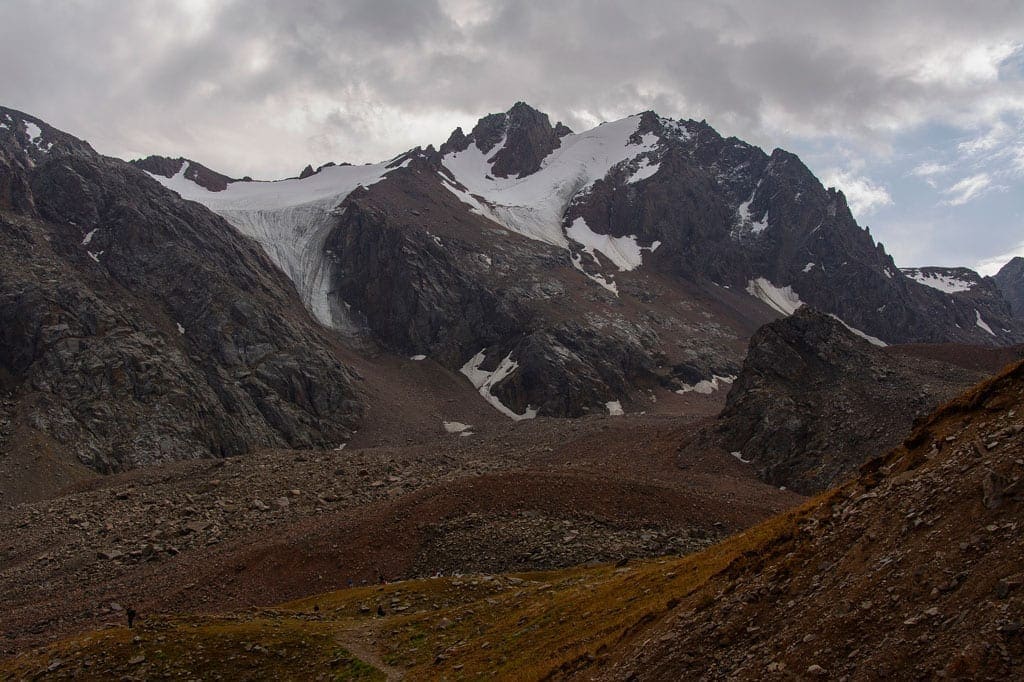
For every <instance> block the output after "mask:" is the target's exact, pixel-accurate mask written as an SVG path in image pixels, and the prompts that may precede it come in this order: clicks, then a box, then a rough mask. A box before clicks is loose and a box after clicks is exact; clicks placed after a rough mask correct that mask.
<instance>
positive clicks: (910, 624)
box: [0, 364, 1024, 680]
mask: <svg viewBox="0 0 1024 682" xmlns="http://www.w3.org/2000/svg"><path fill="white" fill-rule="evenodd" d="M1022 409H1024V364H1018V365H1015V366H1013V367H1011V368H1010V369H1009V370H1008V371H1006V372H1005V373H1004V374H1002V375H1000V376H999V377H997V378H995V379H992V380H990V381H987V382H986V383H984V384H981V385H980V386H979V387H977V388H976V389H974V390H972V391H970V392H969V393H967V394H965V395H964V396H963V397H961V398H959V399H957V400H956V401H954V402H952V403H949V404H947V405H946V406H944V407H943V408H941V409H940V410H939V411H938V412H936V413H935V414H934V415H932V417H931V418H929V419H928V420H926V421H925V422H924V423H923V424H921V425H920V426H919V427H918V428H916V429H915V431H914V432H913V433H912V434H911V436H910V437H909V438H908V439H907V440H906V442H905V443H904V444H903V445H902V446H900V447H899V448H897V449H895V450H893V451H892V452H890V453H889V454H888V455H886V456H884V457H881V458H878V459H876V460H873V461H871V462H869V463H868V464H866V465H865V466H864V467H863V468H862V470H861V472H860V475H859V477H858V478H857V479H855V480H852V481H850V482H849V483H847V484H846V485H844V486H842V487H840V488H837V489H836V490H834V491H832V492H830V493H828V494H825V495H822V496H820V497H819V498H816V499H814V500H812V501H810V502H808V503H807V504H805V505H804V506H803V507H801V508H800V509H798V510H795V511H793V512H789V513H787V514H784V515H781V516H777V517H774V518H773V519H770V520H769V521H766V522H765V523H763V524H761V525H759V526H756V527H754V528H752V529H750V530H748V531H745V532H743V533H741V534H739V535H736V536H733V537H731V538H729V539H727V540H725V541H724V542H722V543H719V544H718V545H715V546H713V547H711V548H709V549H707V550H705V551H703V552H701V553H699V554H696V555H691V556H688V557H685V558H682V559H660V560H655V561H650V562H641V563H633V562H630V563H629V564H627V565H625V566H599V567H595V568H586V569H570V570H564V571H557V572H546V573H529V574H520V575H515V576H479V575H477V576H466V577H453V578H443V579H435V580H425V581H407V582H400V583H395V584H392V585H381V586H370V587H359V588H355V589H349V590H342V591H340V592H335V593H332V594H324V595H318V596H315V597H310V598H308V599H306V600H303V601H300V602H295V603H292V604H289V605H286V606H284V607H281V608H280V609H277V610H273V611H264V612H259V613H247V614H239V615H237V616H232V617H226V618H218V619H210V618H206V619H202V620H196V619H193V618H160V617H156V618H153V619H152V621H151V622H150V623H148V624H147V625H145V626H144V627H143V628H142V629H141V630H139V631H138V632H137V638H136V639H134V640H133V639H132V633H130V632H128V631H127V630H124V629H113V630H109V631H107V632H103V633H95V634H92V635H88V636H85V637H81V638H76V639H74V640H69V641H66V642H62V643H58V644H56V645H54V646H52V647H49V648H47V649H42V650H36V651H33V652H30V653H26V654H25V655H23V656H22V657H20V658H18V659H13V660H9V661H7V662H5V663H4V664H3V666H2V667H0V670H3V671H5V672H6V673H7V674H9V675H11V676H25V675H33V674H36V673H39V672H42V671H44V670H46V669H47V668H48V667H53V666H56V667H55V668H53V671H54V672H57V673H58V674H59V675H64V676H75V675H84V676H85V677H89V675H92V676H93V677H97V676H102V674H108V673H109V674H113V675H123V674H126V673H134V674H136V675H137V674H150V675H156V674H159V673H164V672H166V673H173V672H176V671H177V672H180V671H185V670H187V671H189V672H191V673H192V674H202V675H206V676H210V677H212V676H215V675H220V676H224V677H232V676H234V677H238V676H240V675H241V674H242V673H243V672H244V673H245V674H248V675H250V676H259V675H278V676H282V675H283V676H287V675H289V674H292V675H294V674H295V671H297V670H300V669H301V670H302V671H303V673H304V674H312V672H316V673H318V674H319V673H328V672H329V671H330V670H332V668H333V669H339V668H341V667H342V666H346V668H345V670H347V669H348V668H347V666H356V665H358V666H365V674H366V678H367V679H383V678H384V674H385V672H386V673H387V675H388V676H389V677H390V678H392V679H398V678H399V677H400V676H403V675H404V676H406V677H407V678H408V679H442V678H444V679H477V678H482V677H485V676H486V677H488V678H491V679H508V680H511V679H515V680H530V679H557V678H564V677H578V678H582V679H607V680H641V679H643V680H646V679H654V680H680V679H713V680H717V679H740V680H754V679H756V680H762V679H768V680H789V679H812V678H821V679H845V680H873V679H929V678H942V677H945V678H960V679H963V678H970V679H1000V680H1002V679H1017V678H1019V677H1020V676H1021V674H1022V673H1024V642H1022V638H1021V622H1022V619H1024V589H1022V587H1024V576H1022V574H1021V569H1020V561H1019V560H1020V556H1021V550H1022V549H1024V548H1022V544H1024V542H1022V539H1021V536H1020V532H1019V530H1020V527H1021V522H1022V518H1021V511H1022V509H1021V503H1022V499H1021V497H1022V496H1021V491H1020V488H1021V484H1020V479H1021V474H1022V469H1024V444H1022V442H1021V438H1020V434H1021V433H1022V432H1024V419H1022V414H1021V410H1022ZM377 606H380V611H381V612H382V613H383V614H384V615H383V617H377V616H375V615H374V614H375V613H376V612H377V609H376V607H377ZM353 651H358V652H359V655H358V658H356V657H355V656H353V655H352V654H351V653H350V652H353ZM359 659H362V661H367V662H370V663H372V664H373V665H372V667H371V666H370V665H366V664H364V663H362V662H361V661H360V660H359ZM374 667H375V668H377V670H376V671H374V670H373V669H372V668H374ZM311 671H312V672H311ZM313 676H314V677H315V675H313ZM374 676H376V677H374Z"/></svg>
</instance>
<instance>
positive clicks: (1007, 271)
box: [992, 256, 1024, 317]
mask: <svg viewBox="0 0 1024 682" xmlns="http://www.w3.org/2000/svg"><path fill="white" fill-rule="evenodd" d="M992 279H993V280H994V281H995V283H996V286H997V287H998V288H999V291H1000V292H1001V293H1002V295H1003V298H1005V299H1006V300H1007V302H1008V303H1009V304H1010V308H1011V310H1012V311H1013V314H1014V315H1015V316H1017V317H1024V258H1021V257H1020V256H1015V257H1013V258H1011V259H1010V260H1009V262H1007V263H1006V265H1004V266H1003V267H1002V268H1000V269H999V272H997V273H996V274H995V276H994V277H993V278H992Z"/></svg>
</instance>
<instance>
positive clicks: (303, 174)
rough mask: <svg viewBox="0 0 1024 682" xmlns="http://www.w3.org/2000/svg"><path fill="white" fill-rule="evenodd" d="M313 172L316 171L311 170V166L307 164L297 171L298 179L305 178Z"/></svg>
mask: <svg viewBox="0 0 1024 682" xmlns="http://www.w3.org/2000/svg"><path fill="white" fill-rule="evenodd" d="M315 173H316V171H315V170H313V166H310V165H308V164H307V165H306V167H305V168H303V169H302V172H301V173H299V179H300V180H305V179H306V178H308V177H310V176H311V175H314V174H315Z"/></svg>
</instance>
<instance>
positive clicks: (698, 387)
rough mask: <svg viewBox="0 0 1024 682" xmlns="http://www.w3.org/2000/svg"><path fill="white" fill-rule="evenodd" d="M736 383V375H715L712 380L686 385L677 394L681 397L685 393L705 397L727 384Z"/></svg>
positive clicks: (677, 390)
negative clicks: (699, 394)
mask: <svg viewBox="0 0 1024 682" xmlns="http://www.w3.org/2000/svg"><path fill="white" fill-rule="evenodd" d="M734 381H736V377H735V376H734V375H729V376H718V375H717V374H714V375H712V376H711V378H710V379H702V380H701V381H698V382H697V383H695V384H685V385H683V387H682V388H678V389H676V393H679V394H680V395H682V394H684V393H703V394H704V395H709V394H711V393H714V392H715V391H717V390H718V389H720V388H722V387H723V386H724V385H725V384H731V383H732V382H734Z"/></svg>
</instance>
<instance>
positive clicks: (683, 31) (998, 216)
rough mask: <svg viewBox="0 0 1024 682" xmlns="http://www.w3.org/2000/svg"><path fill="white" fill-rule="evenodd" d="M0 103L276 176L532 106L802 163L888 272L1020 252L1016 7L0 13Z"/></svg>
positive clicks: (267, 3)
mask: <svg viewBox="0 0 1024 682" xmlns="http://www.w3.org/2000/svg"><path fill="white" fill-rule="evenodd" d="M0 64H3V65H4V69H3V76H2V77H0V103H2V104H4V105H7V106H11V107H14V108H17V109H21V110H24V111H26V112H29V113H32V114H35V115H37V116H39V117H41V118H43V119H45V120H46V121H48V122H49V123H51V124H53V125H55V126H56V127H58V128H61V129H64V130H66V131H68V132H71V133H73V134H75V135H78V136H80V137H84V138H86V139H87V140H89V141H90V142H91V143H92V144H93V146H94V147H96V148H97V149H98V150H99V151H101V152H103V153H106V154H111V155H115V156H121V157H125V158H133V157H137V156H143V155H147V154H152V153H156V154H165V155H169V156H186V157H190V158H193V159H195V160H197V161H201V162H203V163H205V164H206V165H208V166H210V167H212V168H214V169H216V170H220V171H222V172H225V173H227V174H229V175H234V176H241V175H253V176H254V177H261V178H278V177H284V176H289V175H295V174H296V173H298V171H299V170H300V169H301V168H302V167H303V166H305V165H306V164H307V163H312V164H313V165H314V166H315V165H318V164H320V163H323V162H326V161H330V160H333V161H350V162H354V163H359V162H365V161H378V160H381V159H384V158H388V157H391V156H394V155H395V154H397V153H399V152H401V151H404V150H405V149H407V148H410V147H413V146H415V145H426V144H429V143H433V144H435V145H436V144H438V143H440V142H443V141H444V140H445V139H446V138H447V136H448V133H449V132H450V131H451V130H452V129H453V128H454V127H455V126H457V125H462V126H463V127H464V128H466V129H468V128H469V127H472V125H473V123H474V122H475V121H476V119H477V118H479V117H480V116H481V115H483V114H485V113H488V112H492V111H504V110H506V109H508V108H509V106H511V104H512V103H513V102H515V101H516V100H524V101H526V102H529V103H530V104H532V105H533V106H535V107H537V108H539V109H541V110H543V111H545V112H547V113H548V114H549V115H550V116H551V118H552V121H555V120H562V121H564V122H565V123H567V124H568V125H569V126H570V127H572V128H573V129H574V130H577V131H578V130H582V129H586V128H588V127H591V126H593V125H595V124H597V123H598V122H600V121H602V120H612V119H616V118H621V117H622V116H626V115H629V114H632V113H636V112H638V111H643V110H645V109H654V110H656V111H657V112H658V113H660V114H661V115H663V116H671V117H673V118H680V117H681V118H694V119H698V120H699V119H702V118H703V119H707V121H708V122H709V123H710V124H711V125H712V126H714V127H715V128H717V129H718V130H719V132H721V133H722V134H725V135H736V136H738V137H741V138H743V139H745V140H747V141H749V142H752V143H754V144H758V145H760V146H762V147H764V148H765V149H766V150H767V151H770V150H771V149H772V148H774V147H783V148H785V149H789V150H791V151H793V152H796V153H797V154H799V155H800V156H801V157H802V158H803V159H804V161H805V163H807V165H808V166H810V168H811V170H813V171H814V172H815V173H816V174H817V175H818V176H819V177H820V178H821V179H822V180H823V181H824V182H825V184H826V185H835V186H838V187H839V188H840V189H842V190H844V191H845V192H846V194H847V196H848V198H849V199H850V203H851V206H852V207H853V209H854V213H855V215H856V217H857V218H858V220H859V221H860V222H861V224H867V225H870V227H871V230H872V234H873V235H874V236H875V237H876V238H877V239H879V240H881V241H882V242H883V243H885V245H886V247H887V249H888V250H889V251H890V253H892V254H893V255H894V257H895V258H896V262H897V264H898V265H901V266H904V265H928V264H940V265H956V264H962V265H968V266H973V267H981V268H982V269H983V271H984V272H986V273H990V272H992V271H993V268H996V267H998V264H999V263H1001V262H1002V261H1005V260H1006V259H1007V258H1008V257H1009V255H1010V254H1013V253H1020V254H1024V229H1022V227H1024V192H1022V191H1021V190H1022V187H1024V2H1020V0H1007V1H1005V2H1001V1H998V0H992V1H989V2H975V3H968V2H963V1H961V0H957V1H945V0H921V1H919V2H911V1H905V2H893V1H892V0H887V1H885V2H873V1H871V0H860V1H858V2H850V1H849V0H846V1H842V2H826V1H824V0H817V1H814V2H811V1H807V2H796V1H790V0H772V1H771V2H768V1H753V0H751V1H749V2H748V1H743V0H729V1H717V2H707V3H689V2H680V1H679V0H664V1H649V2H645V1H644V0H629V1H628V2H611V1H606V2H605V1H601V0H559V1H558V2H550V1H548V0H544V1H533V2H531V1H526V0H518V1H517V0H508V1H504V2H502V1H495V2H488V1H485V0H408V1H401V0H350V1H344V0H333V1H332V0H319V1H317V0H288V1H285V0H234V1H232V0H221V1H209V2H206V1H203V0H188V1H185V0H132V1H131V2H127V1H117V2H115V1H99V0H97V1H89V0H78V1H76V2H73V1H71V0H66V1H51V0H40V1H30V0H2V1H0Z"/></svg>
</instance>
